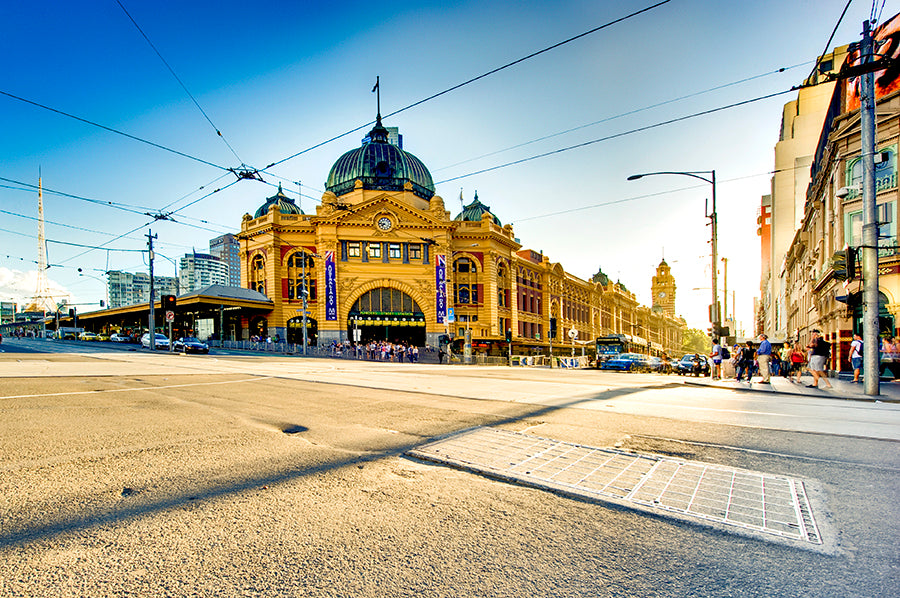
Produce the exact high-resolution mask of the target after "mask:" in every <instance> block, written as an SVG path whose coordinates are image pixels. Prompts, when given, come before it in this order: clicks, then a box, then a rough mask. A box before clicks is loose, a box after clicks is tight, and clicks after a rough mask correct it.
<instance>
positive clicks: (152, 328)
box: [147, 229, 156, 351]
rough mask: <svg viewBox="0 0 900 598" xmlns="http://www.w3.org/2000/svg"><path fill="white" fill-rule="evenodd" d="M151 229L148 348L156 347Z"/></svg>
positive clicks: (149, 241)
mask: <svg viewBox="0 0 900 598" xmlns="http://www.w3.org/2000/svg"><path fill="white" fill-rule="evenodd" d="M154 238H155V237H154V236H153V231H151V230H150V229H147V246H148V247H149V262H150V321H149V327H150V350H151V351H153V350H155V349H156V313H155V312H154V310H153V239H154Z"/></svg>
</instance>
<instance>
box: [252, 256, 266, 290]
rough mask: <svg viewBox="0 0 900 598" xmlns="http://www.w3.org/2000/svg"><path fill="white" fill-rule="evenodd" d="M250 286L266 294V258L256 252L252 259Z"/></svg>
mask: <svg viewBox="0 0 900 598" xmlns="http://www.w3.org/2000/svg"><path fill="white" fill-rule="evenodd" d="M249 278H250V288H251V289H252V290H254V291H258V292H260V293H262V294H263V295H265V294H266V259H265V258H264V257H263V256H262V255H260V254H256V255H254V256H253V259H251V260H250V277H249Z"/></svg>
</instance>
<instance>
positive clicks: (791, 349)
mask: <svg viewBox="0 0 900 598" xmlns="http://www.w3.org/2000/svg"><path fill="white" fill-rule="evenodd" d="M855 336H856V337H858V336H859V335H855ZM857 348H858V349H859V353H860V361H861V351H862V343H861V342H860V343H859V346H858V347H857ZM851 349H852V347H851ZM897 350H898V357H900V344H898V345H897ZM830 356H831V343H829V342H828V341H826V340H825V338H824V337H823V336H822V333H821V332H820V331H818V330H813V331H812V336H811V338H810V341H809V343H808V344H806V345H805V346H804V345H802V344H801V343H800V342H794V343H790V342H786V343H784V344H783V345H782V346H781V348H780V349H776V348H775V347H773V346H772V343H771V342H769V339H768V337H767V336H766V335H765V334H761V335H760V336H759V342H758V343H755V342H753V341H747V342H746V343H744V344H735V345H734V348H733V350H732V351H729V350H728V348H727V347H724V346H721V345H719V344H717V343H716V344H714V345H713V349H712V353H711V357H712V361H713V374H712V376H713V379H722V378H724V372H723V365H724V363H726V362H727V363H730V365H731V366H732V367H733V369H734V372H735V374H734V379H735V380H737V381H738V382H740V381H741V380H746V381H747V382H750V380H751V379H752V378H753V377H754V376H756V375H759V376H760V378H761V380H760V383H761V384H771V377H772V376H781V377H783V378H787V379H788V380H790V381H791V382H794V383H796V384H801V383H802V380H801V375H802V374H803V370H804V366H805V369H806V370H807V371H809V373H810V375H811V376H812V379H813V380H812V384H807V386H809V387H811V388H818V386H819V381H820V380H821V381H822V383H823V384H824V386H825V388H833V387H832V385H831V382H830V381H829V380H828V374H827V373H826V362H827V361H828V358H829V357H830ZM851 361H852V355H851ZM853 365H854V369H855V378H854V382H857V381H858V379H859V371H858V368H857V365H858V364H856V363H855V362H854V363H853Z"/></svg>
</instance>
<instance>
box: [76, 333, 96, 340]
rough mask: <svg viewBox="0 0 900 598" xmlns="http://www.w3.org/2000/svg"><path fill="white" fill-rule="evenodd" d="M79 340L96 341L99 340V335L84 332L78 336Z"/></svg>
mask: <svg viewBox="0 0 900 598" xmlns="http://www.w3.org/2000/svg"><path fill="white" fill-rule="evenodd" d="M78 340H80V341H95V340H97V335H96V334H95V333H93V332H82V333H81V334H79V335H78Z"/></svg>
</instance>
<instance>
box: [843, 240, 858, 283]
mask: <svg viewBox="0 0 900 598" xmlns="http://www.w3.org/2000/svg"><path fill="white" fill-rule="evenodd" d="M846 251H847V280H854V279H855V278H856V264H857V263H858V262H859V249H857V248H856V247H850V246H849V245H848V246H847V249H846Z"/></svg>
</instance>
